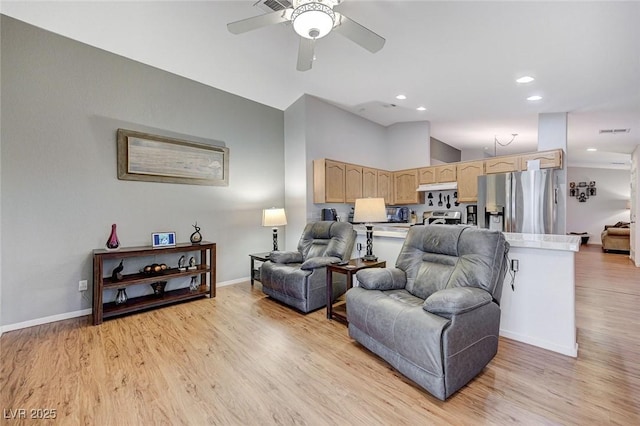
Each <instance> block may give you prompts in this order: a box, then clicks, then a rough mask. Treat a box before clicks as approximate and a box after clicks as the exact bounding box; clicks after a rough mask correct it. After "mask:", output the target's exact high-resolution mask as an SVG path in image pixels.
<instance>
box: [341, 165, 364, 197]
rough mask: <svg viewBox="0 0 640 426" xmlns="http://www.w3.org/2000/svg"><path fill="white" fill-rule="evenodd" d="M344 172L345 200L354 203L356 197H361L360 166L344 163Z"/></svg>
mask: <svg viewBox="0 0 640 426" xmlns="http://www.w3.org/2000/svg"><path fill="white" fill-rule="evenodd" d="M345 174H346V177H345V192H344V194H345V195H344V198H345V201H346V202H347V203H355V202H356V198H362V166H356V165H354V164H345Z"/></svg>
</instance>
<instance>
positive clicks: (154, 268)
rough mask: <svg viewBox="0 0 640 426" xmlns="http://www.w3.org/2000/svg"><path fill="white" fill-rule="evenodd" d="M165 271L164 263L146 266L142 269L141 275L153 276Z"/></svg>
mask: <svg viewBox="0 0 640 426" xmlns="http://www.w3.org/2000/svg"><path fill="white" fill-rule="evenodd" d="M166 270H167V265H166V264H164V263H160V264H158V263H153V264H151V265H147V266H145V267H144V268H142V271H140V272H142V273H143V274H147V275H153V274H159V273H161V272H164V271H166Z"/></svg>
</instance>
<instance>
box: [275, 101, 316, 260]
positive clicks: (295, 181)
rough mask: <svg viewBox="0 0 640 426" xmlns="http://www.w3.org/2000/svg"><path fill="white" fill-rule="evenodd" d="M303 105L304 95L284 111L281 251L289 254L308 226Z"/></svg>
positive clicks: (304, 107)
mask: <svg viewBox="0 0 640 426" xmlns="http://www.w3.org/2000/svg"><path fill="white" fill-rule="evenodd" d="M306 102H307V96H302V97H301V98H300V99H298V100H297V101H296V102H294V103H293V105H291V106H290V107H289V108H287V110H286V111H285V112H284V146H285V148H284V158H285V161H284V178H285V184H284V185H285V210H286V213H287V226H286V227H285V228H286V229H287V233H286V238H285V239H284V241H285V244H284V246H283V248H282V249H283V250H289V251H293V250H296V248H297V247H298V241H299V240H300V235H301V234H302V230H303V229H304V226H305V225H306V223H307V154H306V153H307V146H306V132H305V128H306ZM312 190H313V189H312Z"/></svg>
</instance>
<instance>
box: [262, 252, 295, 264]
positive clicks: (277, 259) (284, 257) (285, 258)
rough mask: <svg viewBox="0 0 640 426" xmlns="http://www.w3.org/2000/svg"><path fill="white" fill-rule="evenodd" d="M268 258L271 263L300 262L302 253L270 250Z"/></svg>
mask: <svg viewBox="0 0 640 426" xmlns="http://www.w3.org/2000/svg"><path fill="white" fill-rule="evenodd" d="M269 260H270V261H272V262H273V263H301V262H302V261H303V259H302V253H300V252H298V251H272V252H271V254H269Z"/></svg>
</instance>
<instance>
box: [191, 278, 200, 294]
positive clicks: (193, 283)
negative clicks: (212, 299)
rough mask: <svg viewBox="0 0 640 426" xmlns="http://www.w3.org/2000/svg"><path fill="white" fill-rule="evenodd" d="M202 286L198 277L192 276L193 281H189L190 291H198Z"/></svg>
mask: <svg viewBox="0 0 640 426" xmlns="http://www.w3.org/2000/svg"><path fill="white" fill-rule="evenodd" d="M199 288H200V284H198V277H195V276H194V277H191V282H190V283H189V290H190V291H198V289H199Z"/></svg>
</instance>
